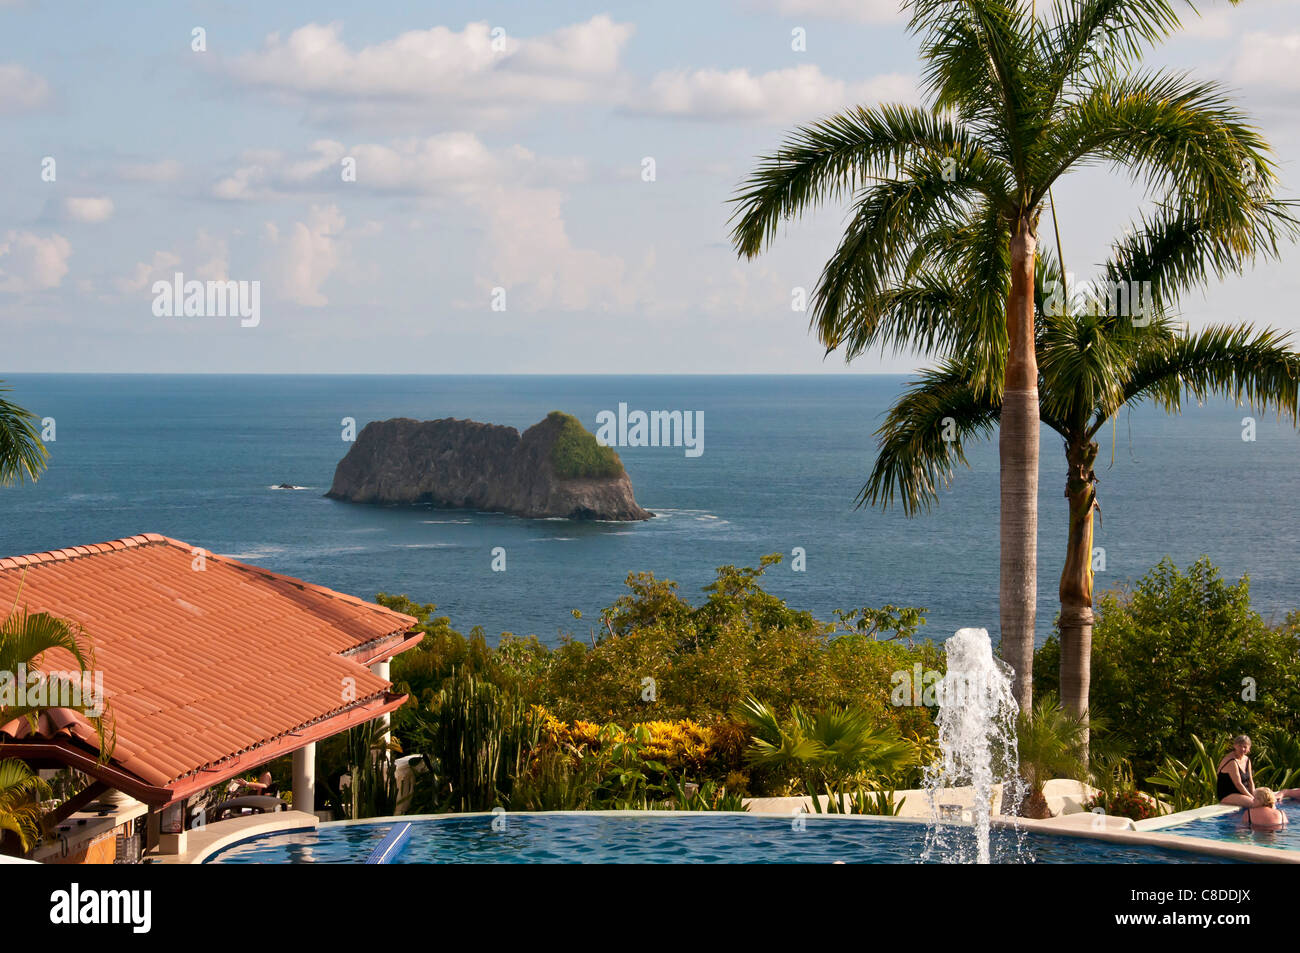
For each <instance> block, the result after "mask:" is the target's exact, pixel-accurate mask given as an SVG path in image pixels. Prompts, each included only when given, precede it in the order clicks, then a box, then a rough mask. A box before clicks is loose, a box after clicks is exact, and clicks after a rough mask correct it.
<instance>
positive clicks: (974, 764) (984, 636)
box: [923, 629, 1022, 864]
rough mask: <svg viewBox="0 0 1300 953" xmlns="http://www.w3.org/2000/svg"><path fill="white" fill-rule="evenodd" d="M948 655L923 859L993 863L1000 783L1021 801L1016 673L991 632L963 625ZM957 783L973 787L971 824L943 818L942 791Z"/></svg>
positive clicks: (1009, 797)
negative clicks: (995, 652) (997, 653)
mask: <svg viewBox="0 0 1300 953" xmlns="http://www.w3.org/2000/svg"><path fill="white" fill-rule="evenodd" d="M944 653H945V654H946V655H947V658H948V670H947V673H946V674H945V675H944V677H943V679H942V680H941V681H940V682H939V683H938V685H937V686H936V690H937V698H938V702H939V714H938V717H937V718H936V719H935V720H936V724H937V726H938V729H939V747H940V749H941V750H942V752H943V755H942V757H941V758H940V759H939V761H937V762H936V763H935V764H933V765H931V766H930V767H929V768H927V769H926V772H925V775H926V776H925V787H926V790H927V792H928V794H929V798H930V814H931V821H930V828H929V831H928V832H927V834H926V845H925V853H924V854H923V859H924V860H930V859H932V858H936V857H937V858H939V859H942V860H944V861H947V862H950V863H971V862H974V863H980V864H987V863H990V862H991V860H992V852H991V849H990V836H989V832H990V826H991V820H992V813H993V808H992V800H993V797H994V794H995V791H994V788H995V786H996V785H998V784H1001V785H1002V801H1003V803H1004V804H1005V803H1008V802H1010V801H1013V800H1017V801H1018V800H1019V792H1020V788H1021V785H1022V782H1021V778H1020V770H1019V767H1020V766H1019V758H1018V756H1017V752H1016V715H1017V713H1018V711H1019V707H1018V706H1017V704H1016V699H1015V696H1014V695H1013V694H1012V691H1011V683H1012V675H1013V672H1012V670H1011V667H1010V666H1009V665H1007V664H1006V663H1005V662H1003V661H1002V660H1001V659H998V658H995V657H994V655H993V644H992V642H991V641H990V640H989V634H988V631H987V630H986V629H959V630H957V632H956V634H955V635H953V637H952V638H950V639H949V640H948V641H947V643H946V644H945V645H944ZM959 786H962V787H964V786H969V787H970V788H972V797H973V800H972V803H971V823H970V826H969V828H966V827H964V826H957V825H952V824H946V823H940V816H939V815H940V812H939V807H940V805H939V797H940V792H941V791H943V790H945V789H951V788H955V787H959ZM1018 850H1019V846H1018V841H1017V847H1016V852H1017V853H1018ZM1014 859H1019V858H1018V857H1016V858H1014Z"/></svg>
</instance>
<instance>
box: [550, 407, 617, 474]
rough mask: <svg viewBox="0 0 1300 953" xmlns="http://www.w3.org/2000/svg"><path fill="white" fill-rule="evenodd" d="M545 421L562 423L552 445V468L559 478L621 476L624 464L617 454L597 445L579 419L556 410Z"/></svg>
mask: <svg viewBox="0 0 1300 953" xmlns="http://www.w3.org/2000/svg"><path fill="white" fill-rule="evenodd" d="M546 419H547V420H558V421H559V422H560V431H559V433H558V434H556V437H555V443H554V444H552V445H551V466H552V467H554V469H555V474H556V476H558V477H560V478H562V479H566V480H574V479H580V478H587V479H594V478H598V477H616V476H622V474H623V461H622V460H620V459H619V458H618V454H617V453H615V452H614V451H613V450H612V449H611V448H609V447H602V446H601V445H600V444H598V443H597V442H596V438H595V437H594V436H593V435H592V434H591V432H590V431H588V430H587V428H586V427H584V426H583V425H582V424H581V423H580V422H579V421H578V418H577V417H574V416H573V415H572V414H566V413H564V412H562V411H559V410H553V411H551V412H550V413H549V414H547V415H546Z"/></svg>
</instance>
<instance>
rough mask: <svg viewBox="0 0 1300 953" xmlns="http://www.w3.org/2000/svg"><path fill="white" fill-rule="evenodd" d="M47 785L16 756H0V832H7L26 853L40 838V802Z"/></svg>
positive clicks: (48, 790)
mask: <svg viewBox="0 0 1300 953" xmlns="http://www.w3.org/2000/svg"><path fill="white" fill-rule="evenodd" d="M49 796H50V786H49V785H48V784H46V783H45V782H44V781H43V780H41V778H40V776H39V775H37V774H36V773H35V772H34V771H32V769H31V768H29V767H28V766H27V765H26V764H25V763H24V762H22V761H19V760H18V759H17V758H4V759H0V833H4V832H8V833H9V834H11V835H13V837H14V839H16V840H17V842H18V850H19V852H20V853H26V852H27V851H29V850H31V849H32V846H33V845H34V844H35V843H36V841H37V840H38V839H39V838H40V836H41V833H42V829H41V815H42V813H43V811H42V809H41V802H42V801H43V800H45V799H46V798H48V797H49Z"/></svg>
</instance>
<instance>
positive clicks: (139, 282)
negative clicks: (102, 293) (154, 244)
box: [114, 251, 181, 293]
mask: <svg viewBox="0 0 1300 953" xmlns="http://www.w3.org/2000/svg"><path fill="white" fill-rule="evenodd" d="M180 263H181V259H180V256H179V255H176V254H173V253H172V252H169V251H156V252H154V253H153V258H152V259H151V260H150V261H142V262H138V263H137V264H136V266H135V268H134V269H133V270H132V271H131V274H130V275H129V276H127V277H125V278H118V279H117V280H116V281H115V282H114V284H115V285H117V290H118V291H121V292H123V293H130V292H135V291H143V290H144V289H145V288H148V287H151V286H152V285H153V283H154V282H155V281H159V280H162V279H166V280H171V277H172V275H173V274H175V273H176V266H177V265H179V264H180Z"/></svg>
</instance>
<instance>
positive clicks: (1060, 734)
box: [1016, 695, 1088, 818]
mask: <svg viewBox="0 0 1300 953" xmlns="http://www.w3.org/2000/svg"><path fill="white" fill-rule="evenodd" d="M1087 732H1088V728H1087V725H1086V723H1085V722H1084V721H1083V720H1082V719H1081V718H1079V717H1078V716H1077V715H1075V714H1073V713H1072V712H1068V711H1065V710H1064V709H1062V708H1061V707H1060V706H1059V705H1058V704H1057V702H1056V698H1055V697H1054V696H1052V695H1041V696H1040V697H1039V698H1038V699H1037V700H1036V701H1035V702H1034V710H1033V712H1032V714H1030V713H1027V712H1021V713H1020V715H1019V716H1018V717H1017V720H1016V748H1017V751H1018V753H1019V758H1020V775H1021V777H1023V778H1024V780H1025V784H1026V787H1027V792H1026V794H1027V796H1026V797H1025V799H1024V802H1023V804H1022V805H1021V806H1020V810H1021V813H1023V814H1024V815H1025V816H1026V817H1036V818H1042V817H1050V816H1051V812H1050V811H1049V810H1048V807H1047V798H1046V797H1045V796H1044V794H1043V788H1044V786H1045V785H1046V784H1047V782H1048V781H1050V780H1052V779H1053V778H1074V779H1076V780H1080V781H1082V780H1084V779H1085V778H1086V777H1087V761H1086V751H1087Z"/></svg>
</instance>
